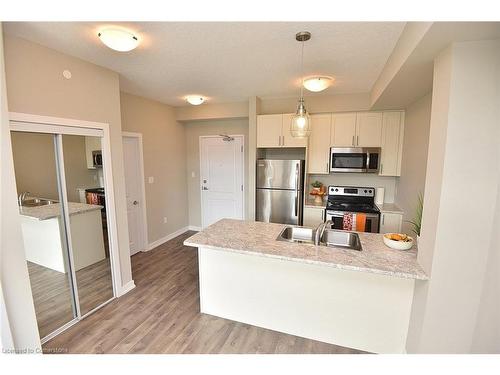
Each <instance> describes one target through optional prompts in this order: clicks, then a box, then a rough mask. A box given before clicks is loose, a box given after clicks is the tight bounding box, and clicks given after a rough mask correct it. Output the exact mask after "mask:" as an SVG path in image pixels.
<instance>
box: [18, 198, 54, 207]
mask: <svg viewBox="0 0 500 375" xmlns="http://www.w3.org/2000/svg"><path fill="white" fill-rule="evenodd" d="M54 203H58V202H57V201H53V200H50V199H43V198H29V199H25V200H23V201H22V203H21V205H22V206H24V207H39V206H47V205H49V204H54Z"/></svg>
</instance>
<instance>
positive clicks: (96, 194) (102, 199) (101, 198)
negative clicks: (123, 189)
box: [85, 188, 109, 258]
mask: <svg viewBox="0 0 500 375" xmlns="http://www.w3.org/2000/svg"><path fill="white" fill-rule="evenodd" d="M85 200H86V202H87V204H95V205H99V206H102V208H101V219H102V234H103V236H104V251H105V253H106V258H109V243H108V220H107V218H106V194H105V193H104V188H92V189H85Z"/></svg>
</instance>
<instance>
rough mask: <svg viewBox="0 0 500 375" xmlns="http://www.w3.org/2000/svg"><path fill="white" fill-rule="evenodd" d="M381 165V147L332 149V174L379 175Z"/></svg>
mask: <svg viewBox="0 0 500 375" xmlns="http://www.w3.org/2000/svg"><path fill="white" fill-rule="evenodd" d="M379 164H380V147H332V148H330V173H331V172H350V173H377V172H378V169H379Z"/></svg>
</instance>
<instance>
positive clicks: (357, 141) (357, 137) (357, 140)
mask: <svg viewBox="0 0 500 375" xmlns="http://www.w3.org/2000/svg"><path fill="white" fill-rule="evenodd" d="M356 146H359V135H357V136H356Z"/></svg>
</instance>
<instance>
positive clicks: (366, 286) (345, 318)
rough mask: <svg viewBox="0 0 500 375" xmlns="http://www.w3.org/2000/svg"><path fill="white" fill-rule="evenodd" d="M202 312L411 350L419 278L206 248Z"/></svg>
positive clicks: (364, 346)
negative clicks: (409, 340)
mask: <svg viewBox="0 0 500 375" xmlns="http://www.w3.org/2000/svg"><path fill="white" fill-rule="evenodd" d="M198 259H199V277H200V306H201V312H202V313H206V314H210V315H215V316H218V317H222V318H226V319H231V320H235V321H238V322H243V323H247V324H251V325H254V326H259V327H263V328H267V329H272V330H275V331H279V332H284V333H288V334H292V335H296V336H300V337H305V338H308V339H313V340H318V341H322V342H326V343H330V344H335V345H340V346H345V347H349V348H354V349H359V350H364V351H368V352H374V353H404V352H405V345H406V337H407V331H408V322H409V319H410V311H411V304H412V298H413V287H414V280H413V279H409V278H399V277H392V276H387V275H382V274H376V273H370V272H357V271H349V270H343V269H338V268H333V267H327V266H323V265H316V264H308V263H299V262H290V261H287V260H282V259H276V258H271V257H262V256H256V255H252V254H244V253H235V252H228V251H224V250H222V249H221V250H217V249H213V248H204V247H199V250H198Z"/></svg>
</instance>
